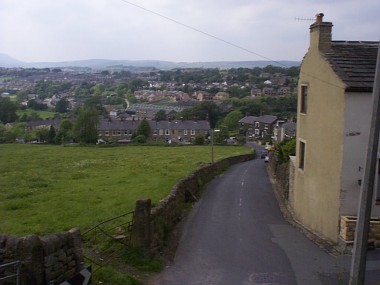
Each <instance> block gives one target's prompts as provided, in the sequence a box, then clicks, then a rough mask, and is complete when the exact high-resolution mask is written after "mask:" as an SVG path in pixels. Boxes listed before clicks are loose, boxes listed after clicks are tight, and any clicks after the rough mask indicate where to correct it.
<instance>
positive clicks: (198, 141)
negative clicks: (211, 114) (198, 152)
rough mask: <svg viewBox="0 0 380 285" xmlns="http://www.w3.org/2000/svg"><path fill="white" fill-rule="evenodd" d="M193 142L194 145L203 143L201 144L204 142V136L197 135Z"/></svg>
mask: <svg viewBox="0 0 380 285" xmlns="http://www.w3.org/2000/svg"><path fill="white" fill-rule="evenodd" d="M194 143H195V144H196V145H203V144H204V143H205V137H204V136H202V135H197V136H196V137H195V141H194Z"/></svg>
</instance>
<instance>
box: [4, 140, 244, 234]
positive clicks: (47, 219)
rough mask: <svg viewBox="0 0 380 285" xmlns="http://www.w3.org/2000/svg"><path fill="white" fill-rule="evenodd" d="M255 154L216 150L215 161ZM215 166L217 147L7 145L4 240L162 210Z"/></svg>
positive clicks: (237, 150)
mask: <svg viewBox="0 0 380 285" xmlns="http://www.w3.org/2000/svg"><path fill="white" fill-rule="evenodd" d="M249 152H251V149H249V148H246V147H231V146H230V147H228V146H217V147H215V151H214V155H215V158H216V159H220V158H223V157H228V156H233V155H237V154H241V153H249ZM210 159H211V151H210V146H183V147H164V146H163V147H159V146H120V147H95V146H94V147H78V146H70V147H63V146H51V145H9V144H8V145H0V173H1V175H0V217H1V219H0V233H6V234H14V235H19V236H21V235H26V234H32V233H36V234H39V235H44V234H48V233H52V232H59V231H63V230H68V229H70V228H73V227H79V228H80V229H81V230H85V229H87V228H89V227H90V226H92V225H93V224H96V223H97V222H100V221H103V220H105V219H107V218H110V217H113V216H116V215H119V214H123V213H125V212H128V211H131V210H133V209H134V206H135V201H136V200H137V199H139V198H151V199H152V203H154V204H157V203H158V202H159V200H160V199H162V198H164V197H165V196H166V195H167V194H168V193H169V192H170V190H171V188H172V186H173V185H174V184H175V183H176V182H177V181H178V180H179V179H180V178H182V177H184V176H186V175H187V174H188V173H190V172H192V171H194V170H195V169H197V168H198V167H199V165H200V163H201V162H210Z"/></svg>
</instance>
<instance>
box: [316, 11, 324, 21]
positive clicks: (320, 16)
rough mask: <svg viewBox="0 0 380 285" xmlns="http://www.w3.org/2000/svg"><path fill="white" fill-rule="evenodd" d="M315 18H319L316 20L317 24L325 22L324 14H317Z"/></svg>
mask: <svg viewBox="0 0 380 285" xmlns="http://www.w3.org/2000/svg"><path fill="white" fill-rule="evenodd" d="M315 16H316V17H317V19H316V22H317V23H321V22H323V16H324V14H323V13H319V14H317V15H315Z"/></svg>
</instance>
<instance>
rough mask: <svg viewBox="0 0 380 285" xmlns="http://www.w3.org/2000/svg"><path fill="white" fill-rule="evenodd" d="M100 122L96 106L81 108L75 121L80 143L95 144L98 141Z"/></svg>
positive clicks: (76, 136) (75, 133)
mask: <svg viewBox="0 0 380 285" xmlns="http://www.w3.org/2000/svg"><path fill="white" fill-rule="evenodd" d="M98 124H99V118H98V112H97V110H96V109H95V108H91V107H85V108H83V109H81V110H80V111H79V115H78V118H77V119H76V121H75V123H74V135H75V138H76V139H77V140H78V141H79V142H80V143H84V144H95V143H96V142H97V141H98Z"/></svg>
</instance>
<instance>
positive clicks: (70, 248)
mask: <svg viewBox="0 0 380 285" xmlns="http://www.w3.org/2000/svg"><path fill="white" fill-rule="evenodd" d="M12 261H20V263H21V268H20V269H21V270H20V284H21V285H23V284H25V285H47V284H49V285H52V284H60V283H62V282H63V281H65V280H66V279H69V278H71V277H73V276H74V275H75V274H76V273H78V272H79V271H80V270H82V269H83V266H84V264H83V255H82V244H81V236H80V231H79V229H72V230H70V231H68V232H63V233H57V234H52V235H49V236H45V237H42V238H40V237H39V236H37V235H28V236H25V237H15V236H10V235H4V234H0V263H1V264H5V263H9V262H12ZM5 270H6V269H5ZM5 270H4V272H0V275H5V274H7V275H8V273H7V272H5Z"/></svg>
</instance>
